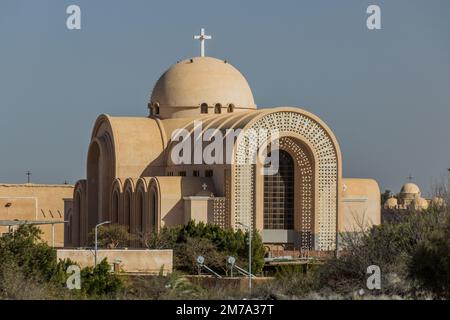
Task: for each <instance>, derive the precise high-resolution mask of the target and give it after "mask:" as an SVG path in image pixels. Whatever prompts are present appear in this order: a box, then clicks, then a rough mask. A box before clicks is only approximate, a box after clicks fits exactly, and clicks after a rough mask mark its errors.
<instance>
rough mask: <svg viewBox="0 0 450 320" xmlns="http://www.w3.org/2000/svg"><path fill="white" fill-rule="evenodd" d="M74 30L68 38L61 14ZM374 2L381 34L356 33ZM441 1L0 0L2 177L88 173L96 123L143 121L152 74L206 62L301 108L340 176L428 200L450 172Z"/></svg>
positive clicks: (447, 57) (449, 92)
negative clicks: (186, 62) (339, 162)
mask: <svg viewBox="0 0 450 320" xmlns="http://www.w3.org/2000/svg"><path fill="white" fill-rule="evenodd" d="M70 4H77V5H79V6H80V7H81V10H82V30H80V31H69V30H67V29H66V17H67V15H66V12H65V11H66V7H67V6H68V5H70ZM369 4H378V5H380V6H381V10H382V28H383V29H382V30H379V31H369V30H368V29H367V28H366V23H365V21H366V17H367V14H366V8H367V6H368V5H369ZM449 14H450V1H448V0H431V1H425V0H421V1H419V0H408V1H407V0H395V1H375V0H372V1H364V0H363V1H362V0H343V1H331V0H329V1H325V0H319V1H318V0H309V1H298V0H296V1H273V0H272V1H235V0H233V1H220V2H219V1H194V0H192V1H144V0H132V1H125V0H122V1H111V0H108V1H106V0H97V1H87V0H86V1H61V0H53V1H50V0H40V1H31V0H30V1H18V0H1V2H0V182H12V183H16V182H17V183H19V182H24V181H26V176H25V171H26V170H28V169H29V170H32V172H33V176H32V180H33V182H39V183H62V182H64V181H65V180H67V181H68V182H70V183H74V182H75V181H76V180H78V179H80V178H83V177H85V175H86V174H85V165H86V160H85V159H86V153H87V146H88V143H89V137H90V133H91V129H92V125H93V123H94V121H95V118H96V117H97V116H98V115H99V114H102V113H108V114H111V115H136V116H145V115H147V101H148V98H149V95H150V91H151V89H152V87H153V85H154V83H155V81H156V80H157V78H158V77H159V76H160V74H161V73H162V72H163V71H164V70H165V69H166V68H167V67H169V66H170V65H171V64H172V63H174V62H176V61H177V60H180V59H182V58H188V57H191V56H195V55H198V43H197V42H195V41H194V40H192V36H193V35H194V34H197V33H198V32H199V29H200V27H205V28H206V31H207V33H208V34H212V35H213V40H211V41H209V42H208V43H207V54H208V55H211V56H215V57H218V58H224V59H227V60H228V61H229V62H230V63H232V64H234V65H235V66H236V67H237V68H238V69H240V70H241V72H242V73H243V74H244V75H245V76H246V78H247V79H248V81H249V83H250V86H251V87H252V89H253V93H254V96H255V100H256V103H257V104H258V106H259V107H269V106H279V105H293V106H300V107H302V108H304V109H307V110H309V111H311V112H313V113H315V114H317V115H318V116H320V117H321V118H322V119H324V120H325V121H326V122H327V123H328V125H329V126H330V127H331V128H332V129H333V130H334V132H335V134H336V136H337V138H338V140H339V142H340V145H341V149H342V152H343V157H344V162H343V168H344V176H345V177H371V178H375V179H376V180H377V181H378V182H379V183H380V187H381V188H382V189H385V188H390V189H392V190H394V191H398V189H399V188H400V186H401V184H402V183H403V182H405V180H406V177H407V176H408V175H409V174H412V175H413V176H414V177H415V181H416V182H417V183H419V184H420V185H421V186H422V187H423V189H425V191H427V190H429V189H430V186H431V184H432V183H433V181H436V180H441V179H443V177H444V176H445V175H446V171H447V170H446V168H447V167H450V125H449V123H450V19H449V18H448V16H449Z"/></svg>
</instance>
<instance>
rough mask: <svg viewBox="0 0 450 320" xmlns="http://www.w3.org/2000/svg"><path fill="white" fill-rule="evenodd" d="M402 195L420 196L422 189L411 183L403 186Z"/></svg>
mask: <svg viewBox="0 0 450 320" xmlns="http://www.w3.org/2000/svg"><path fill="white" fill-rule="evenodd" d="M400 193H405V194H418V195H420V188H419V187H418V186H417V185H416V184H415V183H411V182H409V183H405V184H404V185H403V187H402V189H401V190H400Z"/></svg>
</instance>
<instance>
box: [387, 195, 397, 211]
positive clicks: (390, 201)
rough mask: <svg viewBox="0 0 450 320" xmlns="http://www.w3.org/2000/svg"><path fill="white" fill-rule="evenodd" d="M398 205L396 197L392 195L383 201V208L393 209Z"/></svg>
mask: <svg viewBox="0 0 450 320" xmlns="http://www.w3.org/2000/svg"><path fill="white" fill-rule="evenodd" d="M397 205H398V201H397V199H396V198H394V197H392V198H389V199H387V200H386V202H385V203H384V208H385V209H395V208H397Z"/></svg>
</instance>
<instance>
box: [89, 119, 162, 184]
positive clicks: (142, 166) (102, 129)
mask: <svg viewBox="0 0 450 320" xmlns="http://www.w3.org/2000/svg"><path fill="white" fill-rule="evenodd" d="M103 134H107V135H109V136H110V137H112V142H113V146H112V148H113V150H112V152H113V154H114V162H115V163H114V172H115V176H116V177H123V178H127V177H141V176H147V175H150V173H151V172H150V170H151V167H153V168H155V167H159V166H161V165H162V164H163V163H162V153H163V151H164V148H165V144H166V137H165V132H164V130H163V128H162V123H161V121H160V120H159V119H155V118H142V117H111V116H109V115H101V116H99V117H98V118H97V121H96V123H95V126H94V130H93V132H92V139H94V138H95V137H99V136H102V135H103Z"/></svg>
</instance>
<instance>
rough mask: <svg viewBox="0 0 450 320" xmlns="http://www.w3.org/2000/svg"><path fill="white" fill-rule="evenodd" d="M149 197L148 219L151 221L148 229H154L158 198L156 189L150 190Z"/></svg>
mask: <svg viewBox="0 0 450 320" xmlns="http://www.w3.org/2000/svg"><path fill="white" fill-rule="evenodd" d="M150 199H151V203H150V221H151V225H150V230H151V231H156V223H157V216H158V203H157V201H158V199H157V197H156V191H155V190H154V189H152V190H151V191H150Z"/></svg>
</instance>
